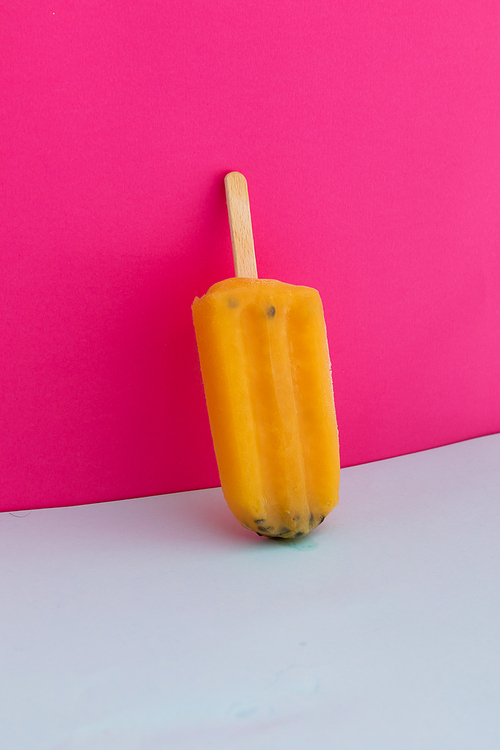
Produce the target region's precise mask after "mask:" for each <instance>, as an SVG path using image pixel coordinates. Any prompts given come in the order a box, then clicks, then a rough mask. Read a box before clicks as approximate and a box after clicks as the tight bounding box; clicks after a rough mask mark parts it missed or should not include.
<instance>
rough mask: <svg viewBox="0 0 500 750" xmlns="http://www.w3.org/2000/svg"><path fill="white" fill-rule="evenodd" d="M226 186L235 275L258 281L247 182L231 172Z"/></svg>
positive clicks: (225, 183)
mask: <svg viewBox="0 0 500 750" xmlns="http://www.w3.org/2000/svg"><path fill="white" fill-rule="evenodd" d="M224 185H225V187H226V200H227V211H228V214H229V227H230V229H231V243H232V245H233V258H234V272H235V275H236V276H241V277H244V278H247V279H256V278H257V264H256V262H255V248H254V244H253V233H252V219H251V216H250V202H249V200H248V185H247V181H246V179H245V178H244V176H243V175H242V174H240V173H239V172H230V173H229V174H227V175H226V176H225V178H224Z"/></svg>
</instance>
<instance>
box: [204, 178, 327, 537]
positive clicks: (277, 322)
mask: <svg viewBox="0 0 500 750" xmlns="http://www.w3.org/2000/svg"><path fill="white" fill-rule="evenodd" d="M224 183H225V187H226V198H227V205H228V213H229V223H230V229H231V242H232V247H233V257H234V267H235V277H234V278H231V279H226V280H224V281H219V282H217V283H216V284H214V285H213V286H212V287H210V289H209V290H208V292H207V293H206V294H205V295H203V297H201V298H198V297H196V298H195V300H194V302H193V305H192V311H193V322H194V327H195V333H196V342H197V346H198V354H199V358H200V366H201V372H202V378H203V386H204V390H205V398H206V402H207V409H208V416H209V421H210V429H211V432H212V438H213V442H214V449H215V455H216V459H217V466H218V469H219V476H220V481H221V486H222V491H223V494H224V497H225V499H226V502H227V504H228V506H229V508H230V510H231V511H232V513H233V514H234V516H235V517H236V519H237V520H238V521H239V522H240V524H241V525H242V526H244V527H245V528H246V529H249V530H251V531H255V532H256V533H257V534H259V535H261V536H269V537H280V538H284V539H290V538H296V537H301V536H304V535H305V534H307V533H308V532H309V531H311V530H312V529H314V528H315V527H316V526H318V525H319V524H320V523H321V522H322V521H323V520H324V518H325V517H326V515H327V514H328V513H329V512H330V511H331V510H332V508H334V507H335V506H336V505H337V503H338V492H339V475H340V461H339V441H338V431H337V421H336V416H335V405H334V399H333V387H332V378H331V367H330V357H329V352H328V341H327V335H326V326H325V319H324V315H323V306H322V303H321V299H320V296H319V293H318V292H317V291H316V290H315V289H311V288H310V287H305V286H295V285H292V284H286V283H284V282H281V281H274V280H271V279H259V278H258V276H257V266H256V262H255V250H254V243H253V233H252V223H251V216H250V205H249V199H248V186H247V182H246V179H245V177H244V176H243V175H242V174H240V173H239V172H230V173H229V174H228V175H226V177H225V180H224Z"/></svg>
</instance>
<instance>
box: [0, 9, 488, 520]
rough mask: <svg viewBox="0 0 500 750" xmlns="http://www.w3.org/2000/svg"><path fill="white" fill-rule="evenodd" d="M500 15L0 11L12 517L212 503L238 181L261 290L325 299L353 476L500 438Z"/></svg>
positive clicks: (4, 449)
mask: <svg viewBox="0 0 500 750" xmlns="http://www.w3.org/2000/svg"><path fill="white" fill-rule="evenodd" d="M499 8H500V6H499V4H498V2H496V0H491V1H490V2H488V1H486V2H482V3H477V2H475V0H467V1H465V0H441V1H440V0H434V1H433V2H431V0H421V1H419V2H413V3H409V2H407V0H388V2H384V3H380V2H379V1H378V0H349V2H347V1H338V2H337V1H335V0H311V2H303V0H286V2H284V1H283V2H278V3H275V4H273V3H268V2H264V0H241V2H235V1H234V0H230V1H229V0H217V2H215V0H214V1H213V2H205V1H204V2H202V1H201V0H169V2H147V3H136V2H127V1H125V0H122V1H121V2H117V1H112V0H109V1H106V0H99V1H98V0H78V1H77V0H72V1H70V0H64V2H63V1H62V0H53V1H52V2H51V3H47V2H40V0H36V2H35V1H33V0H23V1H22V2H10V3H8V4H2V9H1V11H0V14H1V23H0V37H1V39H0V41H1V49H2V54H1V61H0V66H1V118H2V119H1V138H0V150H1V165H2V167H1V179H2V182H3V186H2V202H1V218H0V226H1V229H0V232H1V269H2V270H1V274H2V278H1V305H2V311H1V319H0V326H1V329H0V340H1V361H0V373H1V380H2V383H1V399H2V402H1V404H2V405H1V410H2V411H1V417H2V427H1V437H0V441H1V446H0V448H1V449H0V462H1V468H0V503H1V506H0V507H1V509H3V510H10V509H18V508H25V507H42V506H53V505H69V504H74V503H87V502H95V501H101V500H110V499H117V498H124V497H133V496H141V495H149V494H159V493H163V492H171V491H178V490H186V489H193V488H201V487H208V486H215V485H217V484H218V476H217V470H216V465H215V460H214V456H213V451H212V445H211V439H210V433H209V427H208V420H207V417H206V412H205V405H204V398H203V391H202V384H201V376H200V373H199V366H198V361H197V354H196V347H195V339H194V332H193V328H192V323H191V311H190V305H191V302H192V299H193V298H194V296H195V295H200V294H202V293H204V292H205V291H206V289H207V288H208V287H209V286H210V285H211V284H212V283H214V282H215V281H217V280H219V279H222V278H224V277H227V276H229V275H232V258H231V251H230V240H229V230H228V226H227V218H226V208H225V201H224V192H223V184H222V178H223V175H224V174H225V173H226V172H227V171H230V170H234V169H237V170H240V171H242V172H244V173H245V174H246V176H247V178H248V181H249V185H250V197H251V201H252V209H253V220H254V232H255V241H256V248H257V255H258V266H259V272H260V275H261V276H262V277H268V278H278V279H281V280H284V281H288V282H292V283H302V284H307V285H311V286H314V287H316V288H318V289H319V290H320V292H321V295H322V297H323V301H324V306H325V313H326V318H327V325H328V331H329V338H330V347H331V356H332V364H333V377H334V387H335V393H336V401H337V409H338V421H339V428H340V434H341V454H342V463H343V465H349V464H356V463H361V462H366V461H372V460H375V459H379V458H384V457H388V456H394V455H398V454H402V453H407V452H412V451H418V450H422V449H425V448H429V447H432V446H437V445H441V444H445V443H450V442H454V441H458V440H462V439H466V438H470V437H474V436H477V435H483V434H487V433H492V432H496V431H498V430H500V398H499V382H500V345H499V342H500V305H499V290H500V259H499V258H500V221H499V217H500V46H499V43H498V39H499V31H500V22H499V18H500V11H499ZM402 501H404V498H402Z"/></svg>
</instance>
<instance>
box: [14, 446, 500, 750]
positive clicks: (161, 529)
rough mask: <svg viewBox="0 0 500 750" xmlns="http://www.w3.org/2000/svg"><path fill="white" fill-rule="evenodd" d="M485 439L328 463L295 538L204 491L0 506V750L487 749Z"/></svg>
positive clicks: (493, 497) (493, 523) (497, 493)
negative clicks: (313, 516) (317, 520)
mask: <svg viewBox="0 0 500 750" xmlns="http://www.w3.org/2000/svg"><path fill="white" fill-rule="evenodd" d="M499 539H500V435H493V436H489V437H484V438H479V439H476V440H471V441H467V442H463V443H458V444H455V445H451V446H446V447H443V448H438V449H435V450H431V451H425V452H422V453H416V454H412V455H408V456H403V457H399V458H394V459H389V460H387V461H379V462H376V463H372V464H365V465H363V466H356V467H352V468H348V469H343V470H342V472H341V502H340V505H339V506H338V507H337V508H336V509H335V510H334V511H333V512H332V513H331V515H330V516H329V517H328V518H327V520H326V521H325V522H324V524H323V525H322V526H321V527H320V528H319V529H317V530H316V531H315V532H313V533H312V534H311V535H310V536H308V537H305V538H303V539H301V540H297V541H290V542H284V541H273V540H269V539H264V538H262V539H260V538H259V537H257V536H256V535H253V534H251V533H250V532H247V531H245V530H244V529H242V528H240V527H239V525H238V524H237V522H236V521H235V520H234V519H233V517H232V515H231V514H230V512H229V511H228V509H227V507H226V505H225V502H224V500H223V497H222V494H221V491H220V490H219V489H213V490H205V491H200V492H186V493H181V494H177V495H164V496H160V497H152V498H142V499H134V500H124V501H121V502H113V503H102V504H98V505H88V506H81V507H75V508H60V509H52V510H39V511H32V512H31V513H29V514H28V515H23V516H15V515H12V514H9V513H4V514H0V571H1V574H0V581H1V583H0V596H1V620H0V665H1V669H0V747H1V748H2V750H83V749H85V750H87V748H88V749H89V750H90V749H92V750H101V749H102V750H136V749H137V750H165V749H167V750H169V749H170V748H173V749H174V750H205V749H207V750H208V749H210V750H211V749H212V748H213V749H214V750H226V748H227V749H228V750H229V749H230V750H254V749H255V750H268V749H269V750H271V748H272V750H281V749H283V750H285V748H286V750H295V748H297V749H298V748H301V749H302V748H311V750H337V749H338V750H379V749H380V750H424V749H425V750H433V749H434V748H436V750H437V749H439V750H448V749H449V750H462V749H463V750H490V749H491V750H498V749H499V748H500V687H499V683H500V606H499V591H500V564H499V561H500V558H499V546H500V545H499Z"/></svg>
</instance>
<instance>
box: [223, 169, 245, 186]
mask: <svg viewBox="0 0 500 750" xmlns="http://www.w3.org/2000/svg"><path fill="white" fill-rule="evenodd" d="M238 182H239V183H243V184H245V185H246V184H247V180H246V177H245V175H244V174H241V172H228V173H227V175H226V176H225V177H224V183H225V184H226V186H227V185H231V184H234V183H238Z"/></svg>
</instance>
